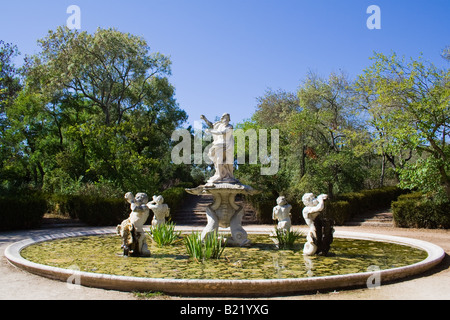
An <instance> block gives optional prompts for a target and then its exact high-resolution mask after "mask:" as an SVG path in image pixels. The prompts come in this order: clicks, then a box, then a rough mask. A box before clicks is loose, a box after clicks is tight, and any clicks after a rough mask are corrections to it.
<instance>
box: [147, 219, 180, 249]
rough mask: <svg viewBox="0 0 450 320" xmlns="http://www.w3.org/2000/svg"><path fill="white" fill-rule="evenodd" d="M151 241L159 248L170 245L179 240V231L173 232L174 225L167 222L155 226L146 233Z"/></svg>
mask: <svg viewBox="0 0 450 320" xmlns="http://www.w3.org/2000/svg"><path fill="white" fill-rule="evenodd" d="M148 234H149V236H150V237H151V238H152V240H153V241H154V242H155V243H156V244H157V245H158V246H160V247H162V246H166V245H171V244H173V243H175V242H176V241H179V240H181V238H180V235H181V231H175V223H173V222H167V223H163V224H160V225H157V226H152V227H151V228H150V232H148Z"/></svg>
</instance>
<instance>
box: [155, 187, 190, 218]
mask: <svg viewBox="0 0 450 320" xmlns="http://www.w3.org/2000/svg"><path fill="white" fill-rule="evenodd" d="M184 189H185V188H184V187H173V188H169V189H166V190H164V191H163V192H162V193H161V195H162V197H163V198H164V202H165V203H166V204H167V205H168V206H169V208H170V210H171V212H175V211H177V210H178V209H180V208H181V206H182V204H183V200H184V199H185V197H186V195H187V193H186V191H185V190H184Z"/></svg>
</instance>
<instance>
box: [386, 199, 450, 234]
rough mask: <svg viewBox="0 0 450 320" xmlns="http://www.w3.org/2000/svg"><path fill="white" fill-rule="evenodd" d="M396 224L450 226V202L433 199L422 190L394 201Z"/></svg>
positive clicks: (406, 226) (422, 226) (423, 226)
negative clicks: (423, 193) (428, 197)
mask: <svg viewBox="0 0 450 320" xmlns="http://www.w3.org/2000/svg"><path fill="white" fill-rule="evenodd" d="M392 212H393V215H394V221H395V225H396V226H397V227H402V228H430V229H436V228H447V229H448V228H450V202H440V203H437V202H435V201H431V199H427V197H426V196H424V195H422V194H421V193H420V192H416V193H413V194H410V195H407V196H401V197H399V199H398V201H396V202H393V203H392Z"/></svg>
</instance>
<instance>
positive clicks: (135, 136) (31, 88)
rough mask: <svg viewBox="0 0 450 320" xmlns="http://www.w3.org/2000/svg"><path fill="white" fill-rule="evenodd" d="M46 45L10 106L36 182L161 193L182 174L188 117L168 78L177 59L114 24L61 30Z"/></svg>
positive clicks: (55, 188)
mask: <svg viewBox="0 0 450 320" xmlns="http://www.w3.org/2000/svg"><path fill="white" fill-rule="evenodd" d="M39 43H40V45H41V48H42V51H41V52H40V54H38V55H36V56H34V57H32V59H31V60H30V61H29V64H28V65H27V74H26V75H27V78H26V82H25V88H24V90H23V91H22V92H21V94H20V95H19V97H18V98H17V99H16V102H15V103H14V104H13V105H12V106H11V107H10V108H9V111H8V118H9V119H10V121H11V122H12V123H13V124H14V126H13V127H12V128H11V130H10V132H11V133H14V134H15V135H16V136H17V137H20V138H19V139H18V140H20V141H24V143H23V144H22V152H23V154H24V155H25V157H26V158H27V159H28V160H29V167H28V170H29V172H30V176H31V177H33V178H32V180H34V184H35V185H36V186H38V187H39V186H42V187H43V188H44V189H46V190H47V191H49V192H73V187H75V188H76V187H77V186H79V185H80V184H83V183H93V184H98V183H108V184H111V185H114V186H116V187H117V188H118V189H120V190H122V191H123V190H124V191H132V190H135V191H136V190H139V191H144V192H148V193H152V192H157V190H158V189H159V188H160V187H161V186H162V185H164V184H167V183H169V184H170V181H171V180H176V178H177V177H176V176H175V172H176V170H178V171H179V169H178V168H173V167H172V165H171V163H170V143H171V142H170V137H171V134H172V131H173V130H175V129H176V128H177V127H179V126H180V125H181V124H182V123H183V122H184V121H185V120H186V119H187V116H186V113H185V112H184V111H183V110H181V109H180V108H179V107H178V104H177V103H176V100H175V98H174V93H175V89H174V87H173V86H172V85H171V84H170V82H169V81H168V79H167V76H169V75H170V64H171V62H170V60H169V59H168V58H167V57H165V56H163V55H161V54H159V53H150V51H149V47H148V45H147V43H146V41H145V40H144V39H143V38H140V37H137V36H134V35H131V34H126V33H121V32H119V31H117V30H113V29H107V30H104V29H98V30H97V32H96V33H95V34H93V35H90V34H88V33H86V32H81V33H78V32H77V31H71V30H68V29H67V28H62V27H60V28H58V29H57V30H56V31H50V32H49V34H48V36H47V37H45V38H44V39H42V40H40V41H39ZM186 170H187V169H186Z"/></svg>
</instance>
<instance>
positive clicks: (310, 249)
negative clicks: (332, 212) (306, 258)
mask: <svg viewBox="0 0 450 320" xmlns="http://www.w3.org/2000/svg"><path fill="white" fill-rule="evenodd" d="M327 198H328V196H327V195H326V194H321V195H319V196H318V197H317V198H314V194H312V193H307V194H305V195H304V196H303V198H302V201H303V204H304V205H305V208H304V209H303V218H304V219H305V222H306V224H307V225H308V227H309V231H308V234H307V236H306V243H305V246H304V248H303V254H304V255H314V254H321V255H327V254H328V251H329V250H330V245H331V243H332V242H333V232H334V229H333V220H332V219H330V218H329V217H327V216H326V215H324V212H323V211H324V209H325V201H326V200H327Z"/></svg>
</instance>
